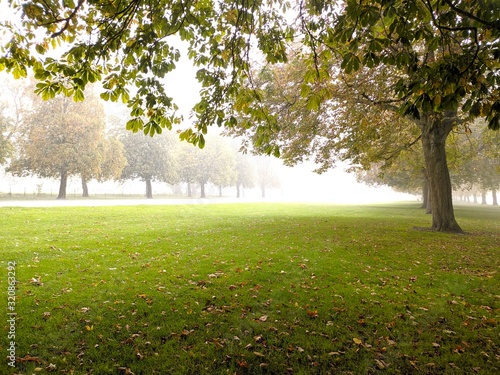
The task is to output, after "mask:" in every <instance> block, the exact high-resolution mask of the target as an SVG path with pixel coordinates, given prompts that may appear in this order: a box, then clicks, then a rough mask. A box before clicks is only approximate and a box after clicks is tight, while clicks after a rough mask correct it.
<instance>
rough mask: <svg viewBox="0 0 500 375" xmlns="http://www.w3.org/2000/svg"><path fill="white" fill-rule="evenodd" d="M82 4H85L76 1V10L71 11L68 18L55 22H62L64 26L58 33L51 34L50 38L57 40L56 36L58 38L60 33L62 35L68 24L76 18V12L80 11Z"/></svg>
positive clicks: (79, 0)
mask: <svg viewBox="0 0 500 375" xmlns="http://www.w3.org/2000/svg"><path fill="white" fill-rule="evenodd" d="M84 2H85V0H78V4H77V6H76V8H75V9H73V12H71V14H70V15H69V16H68V17H66V18H63V19H60V20H56V22H64V26H63V27H62V29H61V30H59V31H58V32H55V33H54V34H52V35H51V38H57V37H58V36H60V35H61V34H62V33H64V32H65V31H66V30H67V29H68V27H69V22H70V21H71V20H72V19H73V18H74V17H75V16H76V13H78V11H79V10H80V8H81V6H82V5H83V3H84Z"/></svg>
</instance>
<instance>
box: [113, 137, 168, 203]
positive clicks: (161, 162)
mask: <svg viewBox="0 0 500 375" xmlns="http://www.w3.org/2000/svg"><path fill="white" fill-rule="evenodd" d="M121 141H122V143H123V145H124V148H125V158H126V159H127V166H126V167H125V168H124V169H123V171H122V175H121V178H123V179H135V178H139V179H141V180H142V181H144V182H145V184H146V198H148V199H151V198H153V185H152V182H153V181H163V182H167V183H170V184H175V183H176V182H177V181H178V175H177V167H176V164H177V161H176V158H175V151H174V147H175V142H176V140H174V137H173V135H172V134H169V133H167V134H162V135H158V136H156V137H150V136H149V135H144V134H143V133H131V132H128V133H126V134H125V136H124V137H123V138H122V139H121Z"/></svg>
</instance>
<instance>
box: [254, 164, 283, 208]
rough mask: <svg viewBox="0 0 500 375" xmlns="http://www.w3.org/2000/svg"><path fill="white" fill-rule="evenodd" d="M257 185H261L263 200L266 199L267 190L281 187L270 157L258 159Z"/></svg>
mask: <svg viewBox="0 0 500 375" xmlns="http://www.w3.org/2000/svg"><path fill="white" fill-rule="evenodd" d="M256 166H257V183H258V185H259V188H260V191H261V196H262V198H265V197H266V190H267V189H269V188H275V187H278V186H279V185H280V181H279V177H278V174H277V172H276V169H275V168H274V167H273V163H272V159H271V158H270V157H269V156H258V157H257V158H256Z"/></svg>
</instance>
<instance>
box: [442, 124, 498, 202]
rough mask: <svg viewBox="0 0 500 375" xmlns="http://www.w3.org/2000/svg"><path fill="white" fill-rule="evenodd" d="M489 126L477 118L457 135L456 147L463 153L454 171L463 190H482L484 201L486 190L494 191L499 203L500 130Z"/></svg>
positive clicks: (455, 138)
mask: <svg viewBox="0 0 500 375" xmlns="http://www.w3.org/2000/svg"><path fill="white" fill-rule="evenodd" d="M486 130H487V129H485V124H484V120H476V121H475V122H474V123H472V124H471V125H470V126H469V127H467V128H466V131H464V132H461V133H459V134H456V135H455V136H454V137H453V139H452V140H453V143H452V145H453V149H454V150H455V153H456V154H458V155H459V157H457V158H456V159H457V162H456V163H457V164H458V165H457V167H456V168H453V167H454V166H453V165H452V168H451V172H452V177H454V178H455V179H456V180H457V182H458V185H459V188H461V189H462V190H467V191H471V190H475V189H477V190H479V191H480V192H481V195H482V197H483V203H484V204H486V201H485V196H486V192H488V191H491V192H492V195H493V204H494V205H495V204H498V200H497V197H496V191H497V190H498V189H499V188H500V134H498V132H490V131H486Z"/></svg>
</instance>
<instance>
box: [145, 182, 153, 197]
mask: <svg viewBox="0 0 500 375" xmlns="http://www.w3.org/2000/svg"><path fill="white" fill-rule="evenodd" d="M146 199H153V186H152V184H151V179H149V178H148V179H146Z"/></svg>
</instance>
